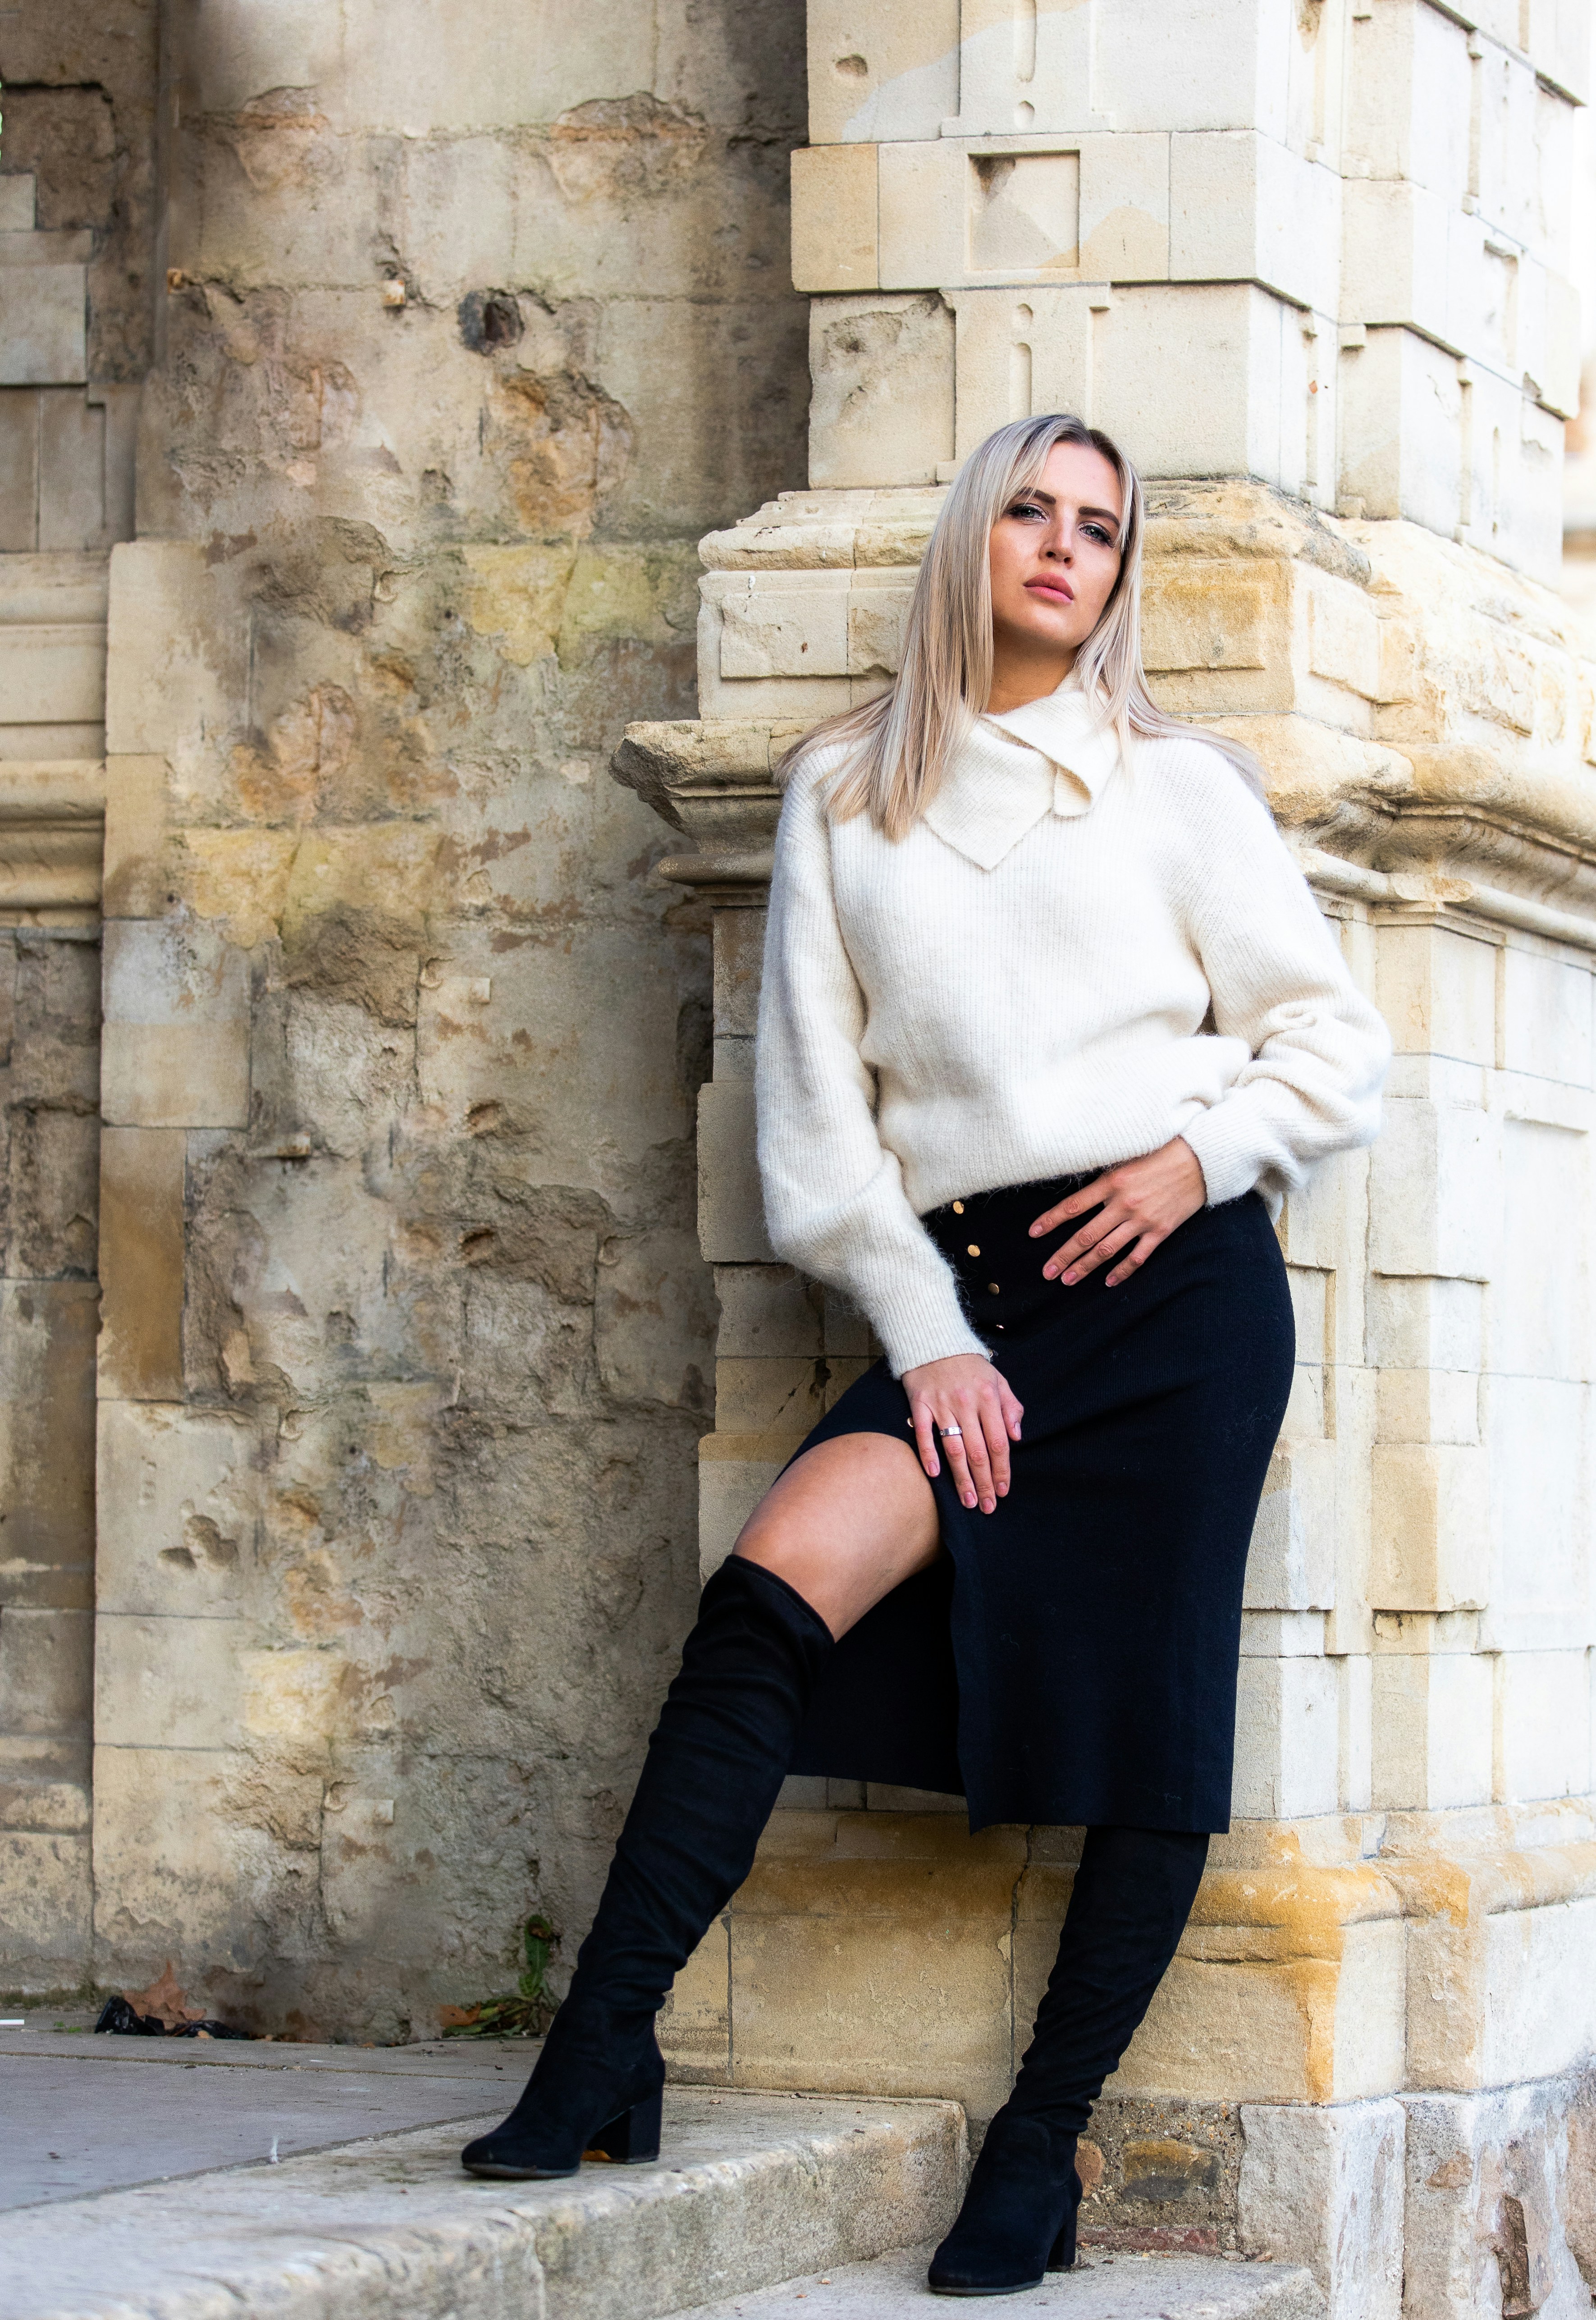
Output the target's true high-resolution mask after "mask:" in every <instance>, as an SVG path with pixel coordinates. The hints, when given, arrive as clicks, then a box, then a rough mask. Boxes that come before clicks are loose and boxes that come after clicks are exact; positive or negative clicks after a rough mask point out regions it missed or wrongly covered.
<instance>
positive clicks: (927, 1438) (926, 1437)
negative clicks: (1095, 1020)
mask: <svg viewBox="0 0 1596 2320" xmlns="http://www.w3.org/2000/svg"><path fill="white" fill-rule="evenodd" d="M909 1415H910V1418H911V1420H912V1422H913V1426H914V1443H915V1447H916V1448H917V1449H918V1451H919V1452H920V1464H921V1465H922V1466H923V1467H924V1468H925V1470H926V1473H928V1474H929V1476H930V1477H931V1480H932V1481H933V1482H935V1480H936V1478H937V1476H938V1475H939V1473H940V1472H941V1471H942V1467H941V1461H940V1459H939V1457H938V1455H937V1435H936V1420H935V1419H934V1418H933V1417H932V1415H931V1405H930V1403H929V1401H926V1400H923V1399H922V1398H920V1396H916V1398H915V1399H914V1400H912V1401H911V1403H910V1405H909Z"/></svg>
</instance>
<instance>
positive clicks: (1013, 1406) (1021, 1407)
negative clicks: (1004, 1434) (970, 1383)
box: [997, 1378, 1025, 1442]
mask: <svg viewBox="0 0 1596 2320" xmlns="http://www.w3.org/2000/svg"><path fill="white" fill-rule="evenodd" d="M997 1383H998V1400H999V1405H1000V1407H1001V1408H1002V1413H1003V1424H1004V1426H1005V1427H1007V1429H1008V1433H1009V1437H1010V1439H1011V1441H1013V1442H1018V1441H1019V1439H1020V1420H1021V1419H1022V1418H1023V1417H1024V1416H1025V1404H1024V1403H1023V1402H1022V1401H1020V1400H1018V1399H1017V1398H1016V1396H1015V1394H1014V1393H1013V1391H1011V1388H1010V1385H1009V1381H1008V1379H1007V1378H999V1380H998V1382H997Z"/></svg>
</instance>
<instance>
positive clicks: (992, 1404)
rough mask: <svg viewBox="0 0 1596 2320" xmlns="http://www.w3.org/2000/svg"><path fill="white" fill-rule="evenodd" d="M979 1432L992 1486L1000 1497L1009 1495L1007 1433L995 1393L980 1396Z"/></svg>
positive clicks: (1001, 1409) (1004, 1497)
mask: <svg viewBox="0 0 1596 2320" xmlns="http://www.w3.org/2000/svg"><path fill="white" fill-rule="evenodd" d="M980 1415H981V1432H982V1436H983V1439H984V1442H985V1445H986V1463H987V1464H988V1466H989V1467H990V1468H991V1469H992V1486H993V1492H994V1493H995V1495H996V1496H997V1497H998V1498H1000V1499H1006V1498H1007V1497H1008V1495H1009V1433H1008V1428H1007V1427H1005V1425H1004V1424H1003V1407H1002V1402H1001V1401H1000V1400H999V1399H998V1397H997V1395H996V1394H995V1393H984V1394H983V1395H982V1397H981V1413H980Z"/></svg>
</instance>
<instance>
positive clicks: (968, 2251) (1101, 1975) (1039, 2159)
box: [930, 1828, 1208, 2296]
mask: <svg viewBox="0 0 1596 2320" xmlns="http://www.w3.org/2000/svg"><path fill="white" fill-rule="evenodd" d="M1207 1858H1208V1839H1207V1837H1206V1836H1203V1835H1188V1834H1186V1833H1185V1832H1183V1831H1180V1830H1174V1829H1156V1828H1093V1829H1088V1830H1087V1832H1086V1842H1085V1844H1084V1847H1083V1849H1082V1853H1081V1865H1080V1867H1079V1869H1078V1870H1077V1871H1075V1890H1074V1892H1073V1893H1072V1894H1071V1896H1070V1905H1069V1910H1068V1913H1067V1914H1066V1917H1065V1921H1064V1931H1063V1933H1062V1934H1061V1935H1060V1936H1059V1942H1058V1956H1057V1958H1056V1961H1055V1963H1054V1967H1053V1971H1052V1973H1051V1975H1050V1976H1049V1978H1048V1982H1047V1992H1046V1995H1045V1996H1044V1997H1043V1999H1042V2002H1041V2004H1040V2006H1039V2007H1038V2008H1037V2021H1036V2030H1035V2034H1034V2035H1033V2036H1032V2039H1031V2043H1030V2044H1029V2047H1028V2048H1027V2049H1026V2053H1025V2059H1024V2061H1023V2062H1021V2064H1020V2075H1019V2077H1018V2078H1017V2079H1016V2080H1015V2082H1014V2091H1013V2093H1012V2094H1011V2096H1010V2097H1009V2099H1008V2101H1007V2102H1006V2103H1005V2104H1004V2105H1003V2107H1002V2110H1000V2111H999V2112H998V2114H997V2116H996V2117H995V2118H994V2119H993V2122H992V2125H990V2126H989V2127H988V2128H987V2130H986V2140H985V2142H984V2143H983V2144H982V2146H981V2152H980V2156H979V2157H978V2158H977V2160H976V2161H975V2168H974V2170H972V2172H971V2176H970V2186H969V2189H968V2190H967V2191H966V2194H965V2202H964V2206H963V2207H961V2208H960V2210H959V2214H958V2220H957V2223H956V2224H955V2225H954V2226H953V2229H952V2231H951V2232H949V2234H948V2237H947V2238H946V2239H945V2240H944V2241H943V2243H942V2244H941V2246H940V2247H939V2249H938V2250H937V2252H936V2254H935V2255H934V2256H933V2258H932V2259H931V2269H930V2285H931V2287H932V2288H935V2289H936V2290H937V2292H938V2294H939V2295H941V2296H1003V2295H1008V2294H1011V2292H1012V2291H1013V2290H1014V2289H1016V2288H1035V2287H1037V2286H1038V2284H1039V2282H1040V2280H1041V2279H1042V2276H1043V2273H1044V2272H1045V2271H1066V2270H1068V2269H1069V2267H1070V2265H1071V2264H1073V2263H1074V2261H1075V2214H1076V2210H1077V2209H1078V2207H1080V2204H1081V2179H1080V2177H1079V2176H1078V2175H1077V2174H1076V2172H1075V2142H1076V2138H1077V2137H1078V2136H1079V2134H1080V2133H1081V2131H1082V2129H1083V2128H1084V2125H1085V2124H1086V2122H1087V2120H1088V2119H1089V2118H1090V2116H1092V2105H1093V2102H1094V2100H1095V2099H1096V2098H1097V2096H1098V2095H1099V2094H1100V2093H1101V2092H1102V2082H1103V2080H1105V2079H1106V2078H1107V2077H1108V2075H1109V2072H1110V2071H1112V2070H1114V2069H1115V2068H1116V2067H1117V2065H1118V2063H1119V2061H1120V2056H1121V2054H1123V2053H1124V2052H1125V2049H1126V2047H1127V2046H1129V2044H1130V2041H1131V2038H1132V2037H1133V2035H1135V2032H1136V2028H1137V2025H1138V2023H1139V2022H1140V2021H1141V2019H1142V2016H1144V2015H1145V2014H1146V2012H1147V2007H1149V2006H1150V2005H1151V2003H1152V2000H1153V1993H1154V1991H1155V1990H1156V1989H1157V1987H1158V1984H1159V1983H1160V1982H1161V1981H1162V1980H1163V1979H1164V1975H1165V1971H1166V1970H1167V1968H1168V1965H1169V1962H1170V1960H1171V1958H1172V1957H1174V1953H1175V1949H1176V1946H1177V1944H1179V1941H1180V1937H1181V1932H1182V1929H1183V1926H1184V1925H1185V1922H1186V1919H1187V1917H1189V1916H1190V1914H1191V1909H1192V1902H1193V1901H1194V1900H1195V1899H1196V1898H1197V1888H1198V1886H1199V1884H1200V1883H1201V1882H1202V1867H1203V1863H1204V1862H1205V1861H1206V1860H1207Z"/></svg>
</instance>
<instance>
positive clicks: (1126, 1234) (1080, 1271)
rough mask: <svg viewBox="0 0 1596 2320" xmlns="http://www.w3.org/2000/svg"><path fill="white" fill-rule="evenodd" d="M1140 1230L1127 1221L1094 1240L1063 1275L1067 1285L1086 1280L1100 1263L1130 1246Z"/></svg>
mask: <svg viewBox="0 0 1596 2320" xmlns="http://www.w3.org/2000/svg"><path fill="white" fill-rule="evenodd" d="M1140 1230H1141V1227H1140V1226H1139V1225H1134V1224H1130V1223H1129V1222H1127V1223H1125V1224H1121V1225H1116V1226H1115V1228H1114V1229H1113V1230H1112V1232H1106V1233H1104V1234H1103V1236H1102V1239H1101V1240H1098V1241H1094V1242H1093V1245H1092V1246H1091V1247H1090V1248H1089V1249H1087V1250H1086V1252H1085V1254H1084V1255H1081V1256H1078V1257H1077V1258H1076V1259H1075V1263H1074V1264H1072V1265H1071V1266H1070V1269H1069V1271H1068V1272H1067V1273H1066V1274H1065V1275H1064V1276H1063V1278H1064V1285H1065V1287H1066V1289H1073V1288H1074V1287H1075V1283H1076V1282H1077V1281H1084V1280H1085V1278H1086V1276H1087V1274H1088V1273H1095V1272H1096V1270H1097V1268H1098V1266H1099V1265H1100V1264H1107V1263H1108V1261H1109V1259H1110V1258H1111V1257H1112V1256H1118V1255H1119V1254H1120V1250H1121V1249H1122V1248H1127V1247H1129V1244H1130V1243H1131V1242H1132V1241H1133V1240H1134V1239H1135V1238H1136V1237H1137V1235H1138V1232H1139V1231H1140Z"/></svg>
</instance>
